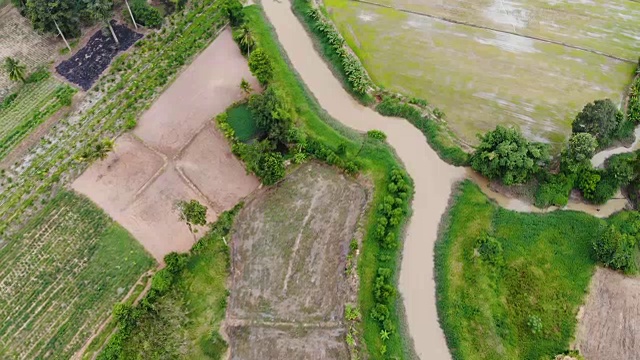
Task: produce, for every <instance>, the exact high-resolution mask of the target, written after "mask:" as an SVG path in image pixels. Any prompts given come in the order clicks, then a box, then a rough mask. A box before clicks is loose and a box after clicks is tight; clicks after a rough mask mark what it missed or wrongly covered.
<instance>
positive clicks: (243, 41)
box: [237, 24, 256, 56]
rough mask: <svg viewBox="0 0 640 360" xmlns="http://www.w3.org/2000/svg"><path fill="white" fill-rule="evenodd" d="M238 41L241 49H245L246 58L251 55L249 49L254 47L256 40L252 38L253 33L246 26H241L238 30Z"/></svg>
mask: <svg viewBox="0 0 640 360" xmlns="http://www.w3.org/2000/svg"><path fill="white" fill-rule="evenodd" d="M237 36H238V39H239V42H240V46H242V47H243V48H245V47H246V48H247V56H249V55H251V49H252V48H253V47H254V46H255V44H256V40H255V38H254V37H253V33H252V32H251V29H249V27H248V26H247V25H246V24H243V25H242V26H240V28H238V35H237Z"/></svg>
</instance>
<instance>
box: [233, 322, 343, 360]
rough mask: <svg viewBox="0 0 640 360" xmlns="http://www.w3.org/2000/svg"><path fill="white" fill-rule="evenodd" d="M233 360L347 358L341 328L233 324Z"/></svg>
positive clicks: (320, 359) (319, 359) (323, 359)
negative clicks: (238, 325)
mask: <svg viewBox="0 0 640 360" xmlns="http://www.w3.org/2000/svg"><path fill="white" fill-rule="evenodd" d="M230 336H231V337H232V338H233V339H234V344H233V345H234V346H233V350H232V352H231V357H230V358H231V359H232V360H241V359H242V360H245V359H308V360H310V359H318V360H325V359H348V358H349V349H348V348H347V345H346V343H345V341H344V336H345V332H344V330H342V329H315V328H314V329H309V328H302V327H281V328H278V327H260V326H254V327H246V326H240V327H235V328H233V330H232V332H231V334H230Z"/></svg>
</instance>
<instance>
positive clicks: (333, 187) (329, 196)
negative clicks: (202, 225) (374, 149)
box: [227, 163, 366, 359]
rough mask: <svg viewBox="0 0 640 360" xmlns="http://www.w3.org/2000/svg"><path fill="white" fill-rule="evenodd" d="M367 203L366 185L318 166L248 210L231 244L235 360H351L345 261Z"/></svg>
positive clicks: (238, 222) (254, 202)
mask: <svg viewBox="0 0 640 360" xmlns="http://www.w3.org/2000/svg"><path fill="white" fill-rule="evenodd" d="M365 205H366V194H365V190H364V189H363V187H362V186H360V185H359V184H358V183H356V182H355V181H353V180H349V179H346V178H345V177H344V176H343V175H341V174H338V173H337V172H336V171H335V170H333V169H332V168H330V167H328V166H324V165H321V164H318V163H310V164H307V165H304V166H302V167H301V168H299V169H297V170H296V171H295V172H294V173H292V174H291V175H289V176H288V177H287V178H286V179H285V180H284V181H283V182H282V183H280V184H279V185H278V186H277V187H275V188H272V189H269V190H267V191H265V192H264V193H262V194H260V195H258V196H256V197H255V198H253V199H251V200H250V201H249V202H248V203H247V204H246V205H245V207H244V208H243V210H242V211H241V212H240V214H239V215H238V217H237V218H236V221H235V226H234V233H233V237H232V243H231V248H232V254H231V256H232V269H231V287H230V292H231V295H230V298H229V306H228V309H227V333H228V334H229V336H230V346H231V356H232V358H234V359H236V358H237V359H263V358H271V359H277V358H300V359H302V358H304V359H344V358H347V357H348V356H347V355H346V354H348V352H347V348H346V344H345V343H344V340H343V333H344V332H345V326H344V324H342V319H343V314H344V303H345V302H346V301H347V300H348V296H349V293H350V292H352V290H353V289H350V285H349V283H348V281H347V280H346V275H345V266H346V257H347V253H348V251H349V243H350V241H351V240H352V238H353V237H354V234H355V232H356V228H357V224H358V221H359V218H360V214H361V212H362V210H363V208H364V206H365ZM305 327H312V328H313V329H314V330H304V329H303V328H305ZM256 342H257V343H259V344H262V345H260V346H256V344H257V343H256ZM285 354H286V356H285ZM291 354H297V356H291Z"/></svg>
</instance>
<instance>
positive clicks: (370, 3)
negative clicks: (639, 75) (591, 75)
mask: <svg viewBox="0 0 640 360" xmlns="http://www.w3.org/2000/svg"><path fill="white" fill-rule="evenodd" d="M350 1H354V2H359V3H363V4H368V5H373V6H378V7H382V8H386V9H393V10H396V11H400V12H403V13H407V14H413V15H418V16H424V17H428V18H431V19H435V20H440V21H444V22H448V23H452V24H457V25H463V26H469V27H473V28H476V29H483V30H489V31H493V32H497V33H502V34H509V35H514V36H519V37H522V38H526V39H531V40H536V41H540V42H544V43H547V44H554V45H560V46H564V47H568V48H570V49H574V50H579V51H584V52H589V53H592V54H595V55H600V56H604V57H607V58H610V59H613V60H617V61H620V62H626V63H631V64H637V61H635V60H630V59H625V58H621V57H619V56H615V55H611V54H608V53H605V52H603V51H600V50H594V49H589V48H585V47H582V46H578V45H571V44H567V43H565V42H562V41H556V40H550V39H545V38H541V37H537V36H533V35H526V34H519V33H517V32H514V31H509V30H500V29H495V28H492V27H489V26H484V25H478V24H472V23H468V22H466V21H460V20H455V19H450V18H446V17H442V16H436V15H432V14H427V13H424V12H419V11H415V10H409V9H403V8H399V7H393V6H390V5H383V4H378V3H375V2H372V1H368V0H350ZM629 1H633V0H629ZM636 2H640V0H639V1H636Z"/></svg>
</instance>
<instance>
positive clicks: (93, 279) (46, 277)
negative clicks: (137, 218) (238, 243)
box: [0, 191, 154, 359]
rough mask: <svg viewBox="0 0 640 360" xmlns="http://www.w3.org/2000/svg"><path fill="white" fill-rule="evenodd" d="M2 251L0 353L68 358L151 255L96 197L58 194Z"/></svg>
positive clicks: (12, 356)
mask: <svg viewBox="0 0 640 360" xmlns="http://www.w3.org/2000/svg"><path fill="white" fill-rule="evenodd" d="M5 240H6V241H5V246H4V247H3V248H2V249H1V250H0V264H2V269H1V270H0V279H1V280H0V289H1V291H0V324H1V325H0V358H3V359H45V358H56V359H69V358H71V356H72V355H73V354H74V353H75V352H76V351H78V350H79V349H80V348H81V347H82V345H83V344H84V342H85V341H86V340H87V339H88V338H89V337H90V336H91V334H92V333H93V332H94V331H95V330H96V329H97V327H98V326H99V324H100V323H101V322H102V321H104V320H105V319H106V318H107V317H108V316H109V314H110V311H111V308H112V307H113V305H114V304H115V303H116V302H117V301H119V300H120V299H122V298H123V297H124V296H125V294H126V293H127V292H128V291H129V289H130V288H131V287H132V286H133V285H134V284H135V282H136V280H137V279H138V278H139V277H140V276H141V275H142V274H143V273H144V272H145V271H146V270H148V269H149V268H150V267H151V266H152V265H153V264H154V261H153V260H152V259H151V257H150V256H149V255H148V254H147V253H146V252H145V251H144V250H143V248H142V246H140V245H139V244H138V242H137V241H136V240H135V239H133V237H131V235H129V233H127V232H126V230H124V229H123V228H122V227H120V226H119V225H117V224H116V223H114V222H113V221H112V220H111V219H110V218H109V217H108V216H107V215H106V214H104V213H103V212H102V211H101V210H100V209H98V208H97V207H96V206H95V205H94V204H93V203H91V201H89V200H88V199H86V198H83V197H80V196H78V195H75V194H73V193H71V192H65V191H63V192H61V193H59V194H58V195H57V196H56V198H55V199H54V200H52V201H51V202H50V203H49V205H48V206H47V207H46V208H45V209H44V210H43V211H42V212H41V213H40V214H38V215H37V216H36V217H34V218H33V219H32V221H30V222H29V223H28V224H27V225H26V226H25V227H24V228H23V229H22V230H21V231H20V232H19V233H18V234H16V235H14V236H12V237H11V238H10V239H5Z"/></svg>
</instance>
